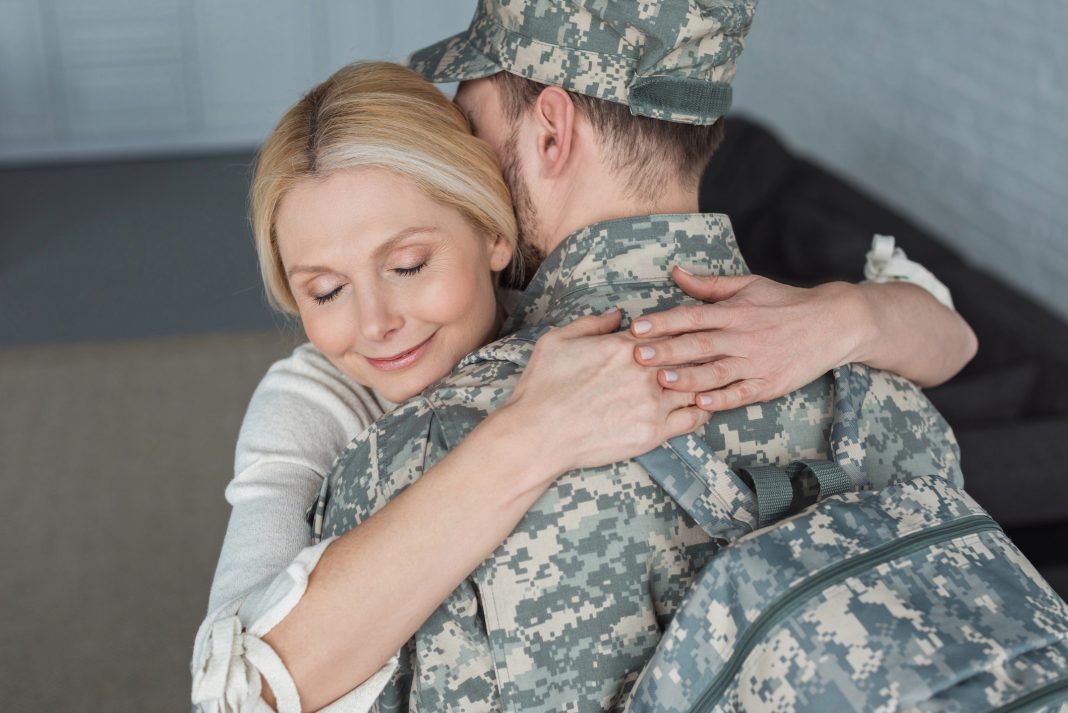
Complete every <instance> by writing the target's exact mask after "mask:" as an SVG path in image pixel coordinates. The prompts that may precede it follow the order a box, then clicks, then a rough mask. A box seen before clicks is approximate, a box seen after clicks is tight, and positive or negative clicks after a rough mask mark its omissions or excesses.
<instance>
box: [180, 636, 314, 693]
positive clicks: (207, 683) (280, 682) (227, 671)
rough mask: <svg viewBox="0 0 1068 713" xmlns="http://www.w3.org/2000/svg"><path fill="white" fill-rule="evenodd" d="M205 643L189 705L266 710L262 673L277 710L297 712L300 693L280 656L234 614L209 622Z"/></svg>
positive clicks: (194, 676)
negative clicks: (205, 653) (207, 652)
mask: <svg viewBox="0 0 1068 713" xmlns="http://www.w3.org/2000/svg"><path fill="white" fill-rule="evenodd" d="M208 646H209V647H210V648H211V655H210V656H208V657H207V659H206V660H205V661H204V663H203V667H202V668H199V669H197V670H196V671H195V672H194V673H193V704H194V705H196V706H199V707H200V710H201V711H204V713H249V712H251V711H255V710H266V709H267V707H266V704H264V703H263V700H262V698H261V693H262V688H263V686H262V682H261V680H260V676H261V675H262V676H263V678H265V679H267V682H268V683H269V684H270V686H271V691H273V692H274V696H275V701H276V702H277V711H278V713H300V695H299V694H298V693H297V687H296V685H294V683H293V678H292V677H291V676H290V675H289V671H288V670H287V669H286V667H285V664H284V663H282V659H280V658H279V657H278V654H276V653H275V652H274V649H272V648H271V647H270V646H269V645H268V644H267V643H265V642H264V641H263V640H262V639H259V638H258V637H255V636H252V635H251V634H248V633H246V632H245V631H244V629H243V627H242V625H241V620H240V619H238V618H237V617H236V616H229V617H222V618H220V619H217V620H216V621H215V622H214V623H213V624H212V627H211V632H210V634H209V642H208Z"/></svg>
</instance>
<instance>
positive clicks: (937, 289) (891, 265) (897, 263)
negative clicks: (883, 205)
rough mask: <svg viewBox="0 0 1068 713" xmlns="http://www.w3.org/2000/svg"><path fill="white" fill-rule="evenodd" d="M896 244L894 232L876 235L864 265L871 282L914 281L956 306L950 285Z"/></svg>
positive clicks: (935, 296) (939, 299)
mask: <svg viewBox="0 0 1068 713" xmlns="http://www.w3.org/2000/svg"><path fill="white" fill-rule="evenodd" d="M894 243H895V240H894V237H893V236H892V235H875V236H873V237H872V241H871V250H869V251H868V254H867V261H866V262H865V264H864V278H865V279H867V280H868V281H869V282H893V281H901V282H911V283H912V284H914V285H916V286H918V287H922V288H923V289H925V290H927V291H928V292H930V293H931V295H932V296H934V298H935V299H936V300H938V301H939V302H941V303H942V304H943V305H945V306H946V307H948V308H949V309H953V297H952V295H950V293H949V288H948V287H946V286H945V285H944V284H942V282H941V280H939V279H938V278H937V277H935V276H934V275H933V274H932V273H931V271H930V270H928V269H927V268H926V267H924V266H923V265H921V264H919V263H918V262H913V261H912V260H909V259H908V256H906V255H905V251H904V250H902V249H901V248H898V247H895V245H894Z"/></svg>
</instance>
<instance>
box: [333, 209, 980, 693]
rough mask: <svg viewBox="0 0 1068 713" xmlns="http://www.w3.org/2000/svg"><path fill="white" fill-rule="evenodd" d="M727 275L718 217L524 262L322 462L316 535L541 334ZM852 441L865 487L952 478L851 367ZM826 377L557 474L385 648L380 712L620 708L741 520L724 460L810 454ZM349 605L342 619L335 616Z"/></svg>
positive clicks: (433, 442)
mask: <svg viewBox="0 0 1068 713" xmlns="http://www.w3.org/2000/svg"><path fill="white" fill-rule="evenodd" d="M673 265H680V266H682V267H684V268H686V269H688V270H690V271H692V272H694V273H696V274H745V273H746V272H747V268H746V266H745V262H744V261H743V259H742V257H741V254H740V253H739V251H738V247H737V245H736V243H735V240H734V236H733V233H732V231H731V227H730V223H729V221H728V219H727V218H726V217H725V216H721V215H700V214H694V215H660V216H645V217H636V218H627V219H622V220H614V221H608V222H604V223H599V224H596V225H593V226H590V227H587V228H584V229H582V230H580V231H578V232H577V233H575V234H573V235H571V236H569V237H568V238H567V239H565V240H564V241H563V242H562V243H561V244H560V245H559V246H557V248H556V250H554V251H553V253H552V254H551V255H550V256H549V257H548V258H547V259H546V260H545V261H544V263H543V264H542V266H541V268H540V269H539V271H538V273H537V274H536V275H535V277H534V279H533V281H532V282H531V284H530V286H529V287H528V288H527V290H526V291H525V292H524V293H523V296H522V298H521V300H520V302H519V306H518V308H517V309H516V311H515V312H514V314H513V315H512V317H511V319H510V320H509V322H508V324H507V325H506V326H505V331H506V332H510V333H511V335H510V336H506V337H504V338H503V339H501V340H499V341H497V342H494V343H492V344H490V345H488V346H486V347H484V348H482V349H480V350H478V351H477V352H474V353H472V354H471V355H469V356H467V357H466V358H465V359H464V360H463V361H462V362H461V363H460V364H459V365H458V366H457V368H456V370H455V371H454V372H453V373H452V374H451V375H450V376H448V377H446V378H445V379H443V380H442V381H440V382H439V383H437V384H435V385H434V386H432V387H430V388H429V389H428V390H427V391H426V392H424V394H423V395H422V396H421V397H418V398H416V399H414V400H412V401H410V402H409V403H407V404H405V405H403V406H401V407H400V408H398V409H397V410H396V411H394V412H393V413H391V414H389V415H387V416H385V417H383V418H382V419H381V420H379V421H378V422H377V423H375V424H374V425H373V426H371V427H370V428H369V429H368V430H367V431H365V432H364V433H363V434H361V435H360V436H358V437H357V438H356V439H355V440H354V441H353V442H352V443H351V444H350V445H349V446H348V448H347V449H346V450H345V452H343V453H342V454H341V456H339V459H338V461H337V463H336V465H335V467H334V469H333V471H332V473H331V474H330V476H329V478H327V480H326V481H325V483H324V487H323V493H322V495H321V496H320V499H319V502H318V504H317V513H318V515H317V516H316V528H315V529H316V534H317V536H332V535H338V534H341V533H343V532H346V531H348V530H350V529H352V528H353V527H355V526H356V525H358V524H359V523H361V522H363V521H364V520H366V519H367V518H368V517H370V516H371V515H372V514H373V513H374V512H375V511H377V510H378V509H379V508H381V507H382V506H383V505H385V504H386V503H387V502H389V501H390V499H392V498H393V497H394V496H395V495H397V493H398V492H400V491H401V490H403V489H404V488H405V487H406V486H407V485H409V484H411V483H412V482H414V481H415V480H416V479H418V478H419V477H420V476H421V475H422V474H423V473H424V472H425V471H426V470H427V469H429V468H430V467H432V466H433V465H434V464H435V463H436V462H437V461H438V460H440V459H441V458H442V457H443V456H444V455H445V453H447V452H448V451H449V449H450V448H452V447H454V446H455V445H456V444H457V443H459V442H460V441H461V440H462V439H463V438H464V437H465V436H466V435H467V434H468V433H469V432H470V431H471V430H472V429H473V428H474V427H475V426H477V425H478V424H479V423H480V422H481V421H482V420H483V419H484V418H485V417H486V416H487V415H488V414H489V413H490V412H492V411H493V410H495V409H496V408H498V407H499V406H501V405H502V404H504V403H505V401H507V399H508V398H509V396H510V394H511V392H512V389H513V388H514V386H515V384H516V382H517V381H518V379H519V376H520V374H521V372H522V370H523V368H524V365H525V364H526V363H527V360H528V359H529V357H530V354H531V352H532V350H533V348H534V343H535V341H536V339H537V337H538V336H539V335H540V334H541V333H543V332H544V331H545V330H546V329H548V328H550V327H553V326H561V325H564V324H566V323H568V322H570V321H571V320H573V319H575V318H576V317H579V316H582V315H587V314H593V313H600V312H603V311H605V310H606V309H608V308H610V307H619V308H620V310H621V311H622V312H623V314H624V316H625V321H629V319H633V318H636V317H638V316H640V315H643V314H646V313H649V312H652V311H655V310H662V309H665V308H669V307H674V306H676V305H679V304H683V303H688V302H693V301H694V300H692V299H691V298H689V297H688V296H686V295H685V294H684V293H683V292H682V291H681V290H679V289H678V287H677V286H676V285H675V283H674V281H673V280H672V278H671V274H670V273H671V267H672V266H673ZM850 372H851V373H852V374H854V376H853V377H851V380H850V381H849V383H847V384H843V385H840V386H839V387H838V388H840V389H843V388H845V389H850V390H852V391H853V392H854V393H855V395H856V396H857V399H856V401H855V403H858V404H859V406H858V407H857V410H858V411H859V422H860V427H859V429H857V431H856V433H855V434H854V435H853V436H852V438H853V441H850V440H849V439H844V441H843V443H844V445H843V446H842V447H841V450H842V453H840V454H838V456H839V457H840V458H841V459H842V460H843V461H845V462H846V463H847V464H848V462H849V459H850V458H856V459H863V461H864V462H863V463H862V465H863V470H864V471H866V472H867V473H868V474H869V476H870V477H871V480H872V483H873V485H875V486H882V485H885V484H886V483H887V482H889V481H890V480H893V479H894V478H895V477H896V476H895V474H896V473H900V472H923V473H931V474H935V475H940V476H942V477H944V478H946V479H948V480H950V481H952V482H959V481H960V471H959V468H958V451H957V447H956V443H955V441H954V439H953V436H952V433H951V432H950V430H949V428H948V426H947V425H946V423H945V421H944V420H943V419H942V418H941V416H940V415H939V414H938V413H937V412H936V411H935V410H934V408H933V407H932V406H931V405H930V404H929V403H928V402H927V400H926V399H925V398H924V397H923V396H922V394H920V392H919V390H918V389H917V388H916V387H915V386H913V385H912V384H911V383H909V382H907V381H906V380H904V379H901V378H899V377H896V376H893V375H890V374H887V373H884V372H879V371H873V370H869V369H866V368H864V367H853V368H852V369H851V370H850ZM832 388H833V387H832V378H831V376H830V375H827V376H824V377H822V378H820V379H817V380H816V381H814V382H813V383H811V384H809V385H807V386H805V387H804V388H802V389H799V390H798V391H796V392H794V393H792V394H789V395H787V396H785V397H782V398H780V399H776V400H775V401H771V402H768V403H763V404H759V405H756V406H748V407H745V408H741V409H736V410H733V411H728V412H723V413H717V414H715V415H714V416H713V418H712V419H711V420H710V422H709V423H708V425H707V426H706V427H704V428H703V429H702V430H700V431H699V432H697V433H695V434H691V435H689V436H686V437H680V438H676V439H673V440H672V441H670V442H668V443H666V444H664V445H663V446H661V447H659V448H657V449H655V450H654V451H652V452H650V453H649V454H647V455H646V456H643V457H641V458H639V459H637V460H635V461H625V462H621V463H616V464H613V465H610V466H607V467H603V468H596V469H588V470H582V471H575V472H571V473H566V474H564V475H563V476H561V477H560V478H558V479H557V480H556V481H555V482H554V483H553V485H552V486H550V487H549V489H548V490H547V491H546V493H545V494H544V495H543V496H542V497H541V499H540V500H539V501H538V502H537V503H536V504H535V505H534V506H533V507H532V508H531V509H530V511H529V512H528V513H527V514H526V516H525V517H524V518H523V519H522V520H521V521H520V523H519V525H518V526H517V527H516V529H515V531H514V532H513V533H512V534H511V535H510V536H509V537H508V538H507V539H506V540H505V541H504V542H503V543H502V544H501V546H500V547H498V548H497V550H496V551H494V553H493V554H492V555H491V556H490V557H489V558H487V559H486V561H485V562H483V563H482V565H480V566H479V568H478V569H477V570H476V571H475V572H474V573H473V574H472V575H471V576H470V577H469V578H468V579H467V580H466V581H465V582H464V583H463V584H462V585H461V586H460V587H458V588H457V589H456V590H455V591H454V592H453V593H452V594H451V595H450V596H449V598H448V599H447V600H446V601H445V603H443V604H442V606H441V607H440V608H438V609H437V611H435V613H434V614H433V616H432V617H431V618H430V619H429V620H428V621H427V622H426V623H425V624H424V625H423V626H422V627H421V628H420V629H419V631H418V632H417V633H416V634H415V636H414V637H413V639H412V640H411V641H410V642H409V644H408V645H407V646H406V649H405V651H404V652H402V659H403V661H402V666H401V667H400V669H399V671H398V674H397V676H395V678H394V680H393V683H392V684H391V685H390V687H389V688H388V689H387V691H386V692H385V693H384V694H383V698H382V699H381V701H380V710H410V711H423V712H429V711H461V710H462V711H497V710H504V711H515V712H518V711H523V712H524V713H528V712H529V713H537V712H541V711H544V712H546V713H548V712H550V711H607V710H620V709H622V707H623V706H624V705H625V704H626V703H627V699H628V695H629V693H630V690H631V688H632V686H633V684H634V682H635V680H636V679H637V677H638V675H639V674H640V673H641V671H642V669H643V667H644V666H645V664H646V662H647V661H648V660H649V658H650V656H651V655H652V653H653V650H654V649H655V647H656V645H657V642H658V641H659V639H660V636H661V634H662V632H663V631H664V629H665V627H666V626H667V625H668V623H669V622H670V620H671V618H672V616H673V615H674V613H675V610H676V609H677V607H678V605H679V602H680V601H681V600H682V598H683V596H684V595H685V593H686V591H687V588H688V586H689V584H690V582H691V581H692V580H693V578H694V576H695V574H696V573H697V572H698V571H699V570H700V569H701V568H702V567H703V566H704V564H705V563H706V562H707V561H708V560H709V559H710V557H711V556H712V555H713V554H715V553H716V552H717V551H718V550H719V549H720V548H721V547H722V546H723V544H724V543H726V542H729V541H732V540H734V539H736V538H737V537H739V536H741V535H743V534H745V533H746V532H749V531H750V530H751V529H752V526H753V524H754V521H755V515H756V510H755V503H754V498H753V496H752V495H751V493H750V492H749V491H748V490H747V489H746V488H745V487H744V486H742V484H741V483H740V482H739V481H738V479H737V477H736V476H735V475H734V474H733V472H731V470H730V468H728V467H727V464H730V465H731V466H732V467H735V468H738V467H744V466H748V465H756V464H769V463H770V464H778V465H784V464H786V463H787V462H789V461H792V460H796V459H801V458H811V459H819V458H826V457H828V434H829V431H830V429H831V416H832V411H833V409H832V407H831V406H832V405H831V398H832V396H831V394H832ZM353 606H359V603H358V602H354V603H353Z"/></svg>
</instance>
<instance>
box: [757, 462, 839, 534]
mask: <svg viewBox="0 0 1068 713" xmlns="http://www.w3.org/2000/svg"><path fill="white" fill-rule="evenodd" d="M736 472H737V474H738V476H739V477H740V478H741V479H742V481H743V482H744V483H745V484H746V485H748V486H749V487H750V488H751V489H752V490H753V494H754V495H756V506H757V525H756V526H757V527H758V528H760V527H766V526H768V525H770V524H772V523H774V522H778V521H779V520H781V519H782V518H784V517H786V516H787V515H791V514H793V513H795V512H799V511H800V510H801V509H802V508H803V507H804V506H805V505H808V504H810V503H811V502H812V496H813V493H811V492H809V493H808V494H806V490H809V491H811V487H810V485H809V483H805V481H806V480H808V481H810V482H811V481H815V483H816V485H818V486H819V498H818V499H819V500H823V499H824V498H827V497H830V496H832V495H839V494H840V493H848V492H851V491H853V490H856V489H857V486H856V484H855V483H854V482H853V479H852V478H850V477H849V474H848V473H846V472H845V470H843V469H842V467H841V466H840V465H838V464H837V463H834V462H832V461H826V460H795V461H793V462H792V463H790V464H789V465H788V466H786V467H785V468H779V467H777V466H773V465H760V466H750V467H748V468H738V469H737V470H736Z"/></svg>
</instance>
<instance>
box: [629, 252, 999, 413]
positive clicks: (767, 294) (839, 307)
mask: <svg viewBox="0 0 1068 713" xmlns="http://www.w3.org/2000/svg"><path fill="white" fill-rule="evenodd" d="M673 275H674V278H675V281H676V282H677V283H678V284H679V286H680V287H681V288H682V289H683V290H685V291H686V292H687V293H688V294H689V295H691V296H692V297H696V298H698V299H700V300H703V301H705V302H708V303H709V304H700V305H687V306H683V307H676V308H674V309H671V310H667V311H665V312H660V313H656V314H651V315H647V316H643V317H642V318H641V319H638V320H635V321H634V323H633V324H631V331H632V332H633V333H634V334H635V335H637V336H640V337H643V338H647V339H649V340H650V341H649V342H648V343H645V344H641V345H639V346H638V347H636V348H635V352H634V354H635V359H636V360H637V361H638V363H640V364H644V365H647V366H663V367H666V368H664V369H662V370H661V371H660V375H659V378H660V383H661V385H663V386H664V387H665V388H669V389H674V390H678V391H684V392H698V394H699V395H698V398H697V403H698V405H699V406H701V407H702V408H706V409H709V410H711V411H724V410H727V409H732V408H737V407H739V406H744V405H747V404H752V403H758V402H761V401H768V400H771V399H774V398H778V397H779V396H783V395H784V394H787V393H790V392H791V391H794V390H795V389H797V388H799V387H801V386H803V385H804V384H807V383H809V382H811V381H812V380H813V379H816V378H817V377H819V376H820V375H821V374H824V373H826V372H827V371H829V370H830V369H832V368H834V367H836V366H839V365H841V364H847V363H851V362H860V363H863V364H867V365H869V366H871V367H875V368H878V369H885V370H887V371H891V372H894V373H897V374H899V375H901V376H904V377H906V378H908V379H910V380H912V381H914V382H915V383H917V384H918V385H920V386H923V387H928V386H936V385H938V384H940V383H942V382H944V381H946V380H948V379H949V378H951V377H952V376H953V375H954V374H956V373H957V372H958V371H960V370H961V369H962V368H963V367H964V365H965V364H967V363H968V362H969V361H970V360H971V358H972V357H973V356H975V352H976V349H977V347H978V342H977V340H976V337H975V333H974V332H973V331H972V329H971V327H969V326H968V323H967V322H965V321H964V319H963V318H962V317H961V316H960V315H959V314H958V313H957V312H955V311H953V310H952V309H949V308H947V307H945V306H943V305H942V304H941V303H939V302H938V300H937V299H935V298H934V297H933V296H932V295H931V294H930V293H928V292H927V291H926V290H924V289H923V288H921V287H917V286H915V285H912V284H909V283H907V282H890V283H883V284H876V283H863V284H860V285H852V284H849V283H845V282H832V283H828V284H825V285H820V286H818V287H814V288H808V289H806V288H799V287H790V286H788V285H783V284H780V283H777V282H774V281H772V280H769V279H767V278H763V277H757V276H755V275H745V276H716V275H713V276H703V277H702V276H695V275H691V274H689V273H687V272H685V271H683V270H681V269H679V268H676V269H675V271H674V273H673Z"/></svg>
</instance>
